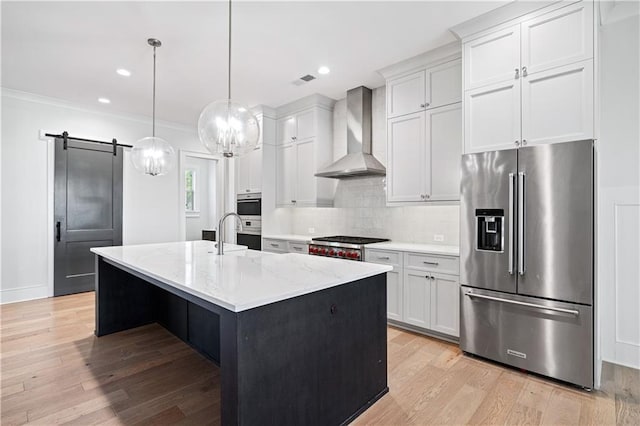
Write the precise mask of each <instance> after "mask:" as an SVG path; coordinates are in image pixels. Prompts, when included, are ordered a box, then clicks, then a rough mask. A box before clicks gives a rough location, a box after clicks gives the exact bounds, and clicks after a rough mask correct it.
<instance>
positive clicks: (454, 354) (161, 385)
mask: <svg viewBox="0 0 640 426" xmlns="http://www.w3.org/2000/svg"><path fill="white" fill-rule="evenodd" d="M93 329H94V295H93V293H83V294H78V295H73V296H65V297H58V298H51V299H41V300H35V301H29V302H22V303H15V304H10V305H2V306H0V335H1V340H0V344H1V352H0V357H1V359H0V367H1V370H0V375H1V380H0V382H1V391H0V393H1V400H0V404H1V405H0V423H1V424H2V425H19V424H40V425H48V424H75V425H89V424H108V425H116V424H127V425H130V424H139V425H146V424H182V425H187V424H189V425H204V424H219V423H220V383H219V380H220V377H219V370H218V368H217V367H216V366H215V365H214V364H213V363H211V362H210V361H208V360H206V359H205V358H203V357H202V356H200V355H199V354H198V353H196V352H195V351H193V350H192V349H191V348H190V347H189V346H187V345H186V344H184V343H183V342H181V341H180V340H178V339H177V338H176V337H174V336H172V335H171V334H170V333H169V332H167V331H166V330H164V329H163V328H162V327H160V326H158V325H155V324H154V325H149V326H145V327H141V328H138V329H134V330H128V331H125V332H122V333H117V334H114V335H109V336H105V337H102V338H100V339H98V338H96V337H95V336H94V335H93ZM388 352H389V388H390V392H389V394H387V395H385V396H384V397H383V398H382V399H380V400H379V401H378V402H377V403H376V404H374V405H373V406H372V407H371V408H370V409H369V410H367V411H366V412H365V413H364V414H363V415H361V416H360V417H359V418H358V419H356V421H355V422H354V424H358V425H364V424H378V425H400V424H419V425H427V424H452V425H453V424H455V425H458V424H509V425H511V424H532V425H537V424H553V425H558V424H580V425H607V424H630V425H638V424H640V376H639V374H638V371H637V370H631V369H627V368H624V367H617V366H615V367H614V366H613V365H606V366H605V368H604V371H603V390H601V391H594V392H592V393H588V392H584V391H581V390H578V389H576V388H573V387H569V386H564V385H562V384H560V383H557V382H554V381H550V380H545V379H542V378H540V377H537V376H532V375H528V374H525V373H521V372H518V371H515V370H512V369H508V368H504V367H502V366H499V365H497V364H493V363H490V362H487V361H483V360H479V359H475V358H470V357H467V356H464V355H462V354H461V352H460V350H459V349H458V348H457V346H456V345H453V344H450V343H446V342H442V341H439V340H436V339H431V338H428V337H424V336H420V335H417V334H413V333H409V332H406V331H402V330H399V329H396V328H392V327H389V329H388Z"/></svg>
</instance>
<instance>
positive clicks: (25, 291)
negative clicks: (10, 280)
mask: <svg viewBox="0 0 640 426" xmlns="http://www.w3.org/2000/svg"><path fill="white" fill-rule="evenodd" d="M47 297H49V287H48V286H47V285H46V284H44V285H34V286H29V287H19V288H7V289H3V290H0V305H5V304H8V303H16V302H24V301H26V300H33V299H46V298H47Z"/></svg>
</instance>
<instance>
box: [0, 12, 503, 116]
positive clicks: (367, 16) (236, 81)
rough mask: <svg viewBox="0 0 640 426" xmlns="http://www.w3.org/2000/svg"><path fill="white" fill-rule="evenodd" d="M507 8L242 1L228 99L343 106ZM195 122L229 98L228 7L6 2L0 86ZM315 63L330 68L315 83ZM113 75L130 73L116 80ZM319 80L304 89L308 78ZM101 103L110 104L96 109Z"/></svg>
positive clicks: (235, 26) (235, 24)
mask: <svg viewBox="0 0 640 426" xmlns="http://www.w3.org/2000/svg"><path fill="white" fill-rule="evenodd" d="M504 3H505V1H439V2H436V1H429V2H395V1H386V2H380V1H378V2H328V1H322V2H270V1H258V2H245V1H243V2H238V3H234V5H233V48H232V52H233V63H232V98H233V99H234V100H236V101H239V102H242V103H244V104H247V105H256V104H264V105H269V106H272V107H277V106H279V105H282V104H284V103H287V102H289V101H292V100H295V99H298V98H300V97H303V96H306V95H309V94H312V93H321V94H323V95H326V96H329V97H332V98H334V99H339V98H342V97H344V96H345V92H346V90H347V89H350V88H352V87H356V86H359V85H366V86H369V87H372V88H374V87H378V86H381V85H383V84H384V80H383V79H382V77H381V76H380V75H379V74H378V73H377V72H376V70H378V69H381V68H383V67H385V66H387V65H390V64H393V63H395V62H398V61H401V60H403V59H406V58H409V57H411V56H414V55H417V54H419V53H422V52H425V51H427V50H430V49H433V48H435V47H438V46H441V45H443V44H446V43H448V42H451V41H453V40H454V37H453V36H452V35H451V34H450V33H449V32H448V28H450V27H451V26H453V25H455V24H458V23H461V22H463V21H466V20H468V19H470V18H472V17H475V16H477V15H480V14H482V13H485V12H487V11H489V10H491V9H494V8H496V7H499V6H501V5H502V4H504ZM149 37H156V38H159V39H160V40H161V41H162V44H163V45H162V47H160V48H159V49H158V52H157V62H158V71H157V72H158V74H157V75H158V79H157V80H158V82H157V117H158V118H159V119H162V120H166V121H172V122H177V123H183V124H187V125H190V126H191V125H195V124H196V123H197V120H198V116H199V114H200V111H201V110H202V108H203V107H204V106H205V105H207V104H208V103H209V102H211V101H213V100H216V99H221V98H226V78H227V71H226V67H227V45H226V43H227V3H226V2H139V1H128V2H91V1H85V2H51V1H47V2H7V1H3V2H2V86H3V87H6V88H10V89H16V90H20V91H25V92H30V93H35V94H39V95H44V96H50V97H54V98H59V99H64V100H68V101H71V102H75V103H78V104H82V105H86V106H90V107H99V108H103V109H106V110H111V111H117V112H123V113H132V114H138V115H147V116H148V115H150V112H151V81H152V80H151V76H152V48H151V47H150V46H149V45H147V42H146V40H147V38H149ZM320 65H326V66H328V67H330V69H331V73H330V74H328V75H325V76H319V75H318V74H317V72H316V70H317V68H318V67H319V66H320ZM117 68H126V69H128V70H130V71H131V72H132V75H131V76H130V77H121V76H119V75H117V74H116V72H115V70H116V69H117ZM308 73H310V74H313V75H316V76H317V77H318V79H317V80H313V81H311V82H309V83H306V84H304V85H302V86H296V85H294V84H292V82H293V81H294V80H296V79H298V78H299V77H300V76H302V75H305V74H308ZM98 97H106V98H109V99H110V100H111V104H110V105H105V106H99V104H98V103H97V98H98Z"/></svg>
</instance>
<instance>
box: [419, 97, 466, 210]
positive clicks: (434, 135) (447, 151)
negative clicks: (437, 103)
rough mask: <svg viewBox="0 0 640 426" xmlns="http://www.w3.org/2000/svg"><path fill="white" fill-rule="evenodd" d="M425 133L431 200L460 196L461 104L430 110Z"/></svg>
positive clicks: (452, 198) (458, 197)
mask: <svg viewBox="0 0 640 426" xmlns="http://www.w3.org/2000/svg"><path fill="white" fill-rule="evenodd" d="M426 133H427V140H428V141H429V143H428V146H429V147H430V149H431V155H430V157H431V162H430V170H429V175H430V177H431V179H430V180H431V191H430V192H429V193H428V194H427V195H429V200H459V199H460V161H461V156H462V105H461V104H460V103H459V102H458V103H456V104H453V105H447V106H443V107H440V108H435V109H431V110H427V112H426Z"/></svg>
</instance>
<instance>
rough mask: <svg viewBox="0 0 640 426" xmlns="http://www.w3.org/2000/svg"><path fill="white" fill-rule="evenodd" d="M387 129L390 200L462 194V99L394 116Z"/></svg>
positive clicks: (448, 197) (435, 198)
mask: <svg viewBox="0 0 640 426" xmlns="http://www.w3.org/2000/svg"><path fill="white" fill-rule="evenodd" d="M387 131H388V137H387V162H388V165H387V202H388V203H390V204H392V203H398V202H401V203H410V202H426V201H445V200H458V199H459V198H460V196H459V186H460V156H461V154H462V110H461V105H460V103H459V102H458V103H455V104H451V105H447V106H443V107H439V108H432V109H428V110H426V111H424V112H417V113H414V114H409V115H404V116H401V117H395V118H392V119H390V120H388V124H387Z"/></svg>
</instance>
